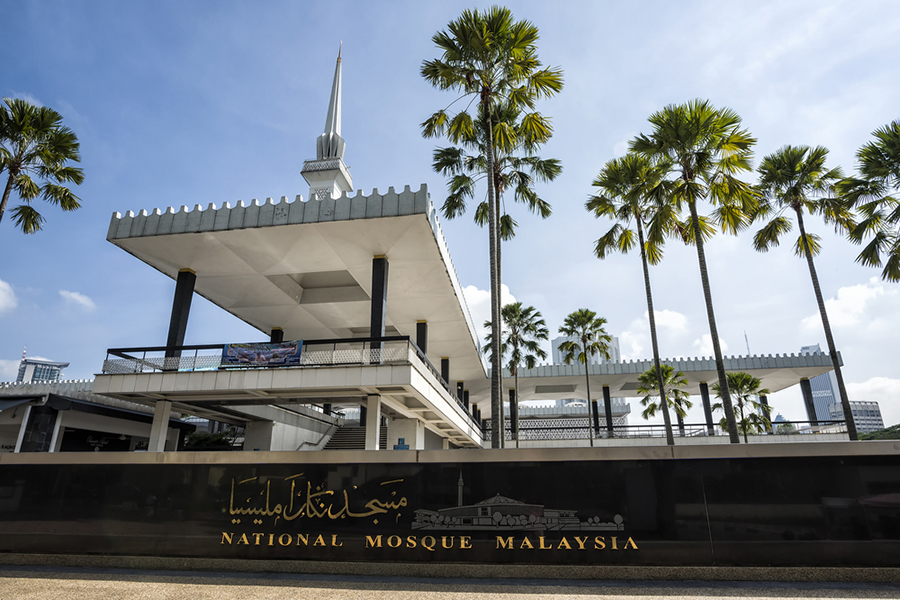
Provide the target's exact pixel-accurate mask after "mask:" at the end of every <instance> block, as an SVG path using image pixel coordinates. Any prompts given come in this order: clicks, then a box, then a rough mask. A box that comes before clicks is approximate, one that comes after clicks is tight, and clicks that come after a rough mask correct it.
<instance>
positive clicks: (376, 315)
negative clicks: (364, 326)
mask: <svg viewBox="0 0 900 600" xmlns="http://www.w3.org/2000/svg"><path fill="white" fill-rule="evenodd" d="M387 290H388V261H387V258H385V257H384V256H376V257H375V258H373V259H372V312H371V319H370V321H369V335H370V336H371V337H373V338H380V337H384V328H385V320H386V319H387ZM372 348H381V343H380V342H378V343H373V344H372Z"/></svg>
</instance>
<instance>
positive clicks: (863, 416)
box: [829, 401, 884, 433]
mask: <svg viewBox="0 0 900 600" xmlns="http://www.w3.org/2000/svg"><path fill="white" fill-rule="evenodd" d="M829 408H830V410H831V413H830V419H831V420H833V421H843V420H844V407H843V406H841V403H840V402H837V403H835V404H832V405H831V406H830V407H829ZM850 411H851V412H852V413H853V422H854V423H856V431H858V432H859V433H871V432H873V431H878V430H879V429H884V419H882V418H881V408H879V406H878V403H877V402H853V401H851V402H850Z"/></svg>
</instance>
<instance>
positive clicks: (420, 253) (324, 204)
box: [107, 185, 486, 381]
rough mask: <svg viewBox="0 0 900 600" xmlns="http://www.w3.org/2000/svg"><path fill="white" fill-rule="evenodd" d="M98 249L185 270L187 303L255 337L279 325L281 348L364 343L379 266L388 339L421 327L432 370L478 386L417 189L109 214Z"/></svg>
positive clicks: (459, 307)
mask: <svg viewBox="0 0 900 600" xmlns="http://www.w3.org/2000/svg"><path fill="white" fill-rule="evenodd" d="M107 239H108V240H109V241H110V242H112V243H113V244H115V245H116V246H118V247H120V248H122V249H123V250H125V251H127V252H129V253H130V254H132V255H134V256H135V257H137V258H139V259H140V260H142V261H143V262H145V263H147V264H149V265H151V266H152V267H154V268H155V269H157V270H159V271H160V272H162V273H164V274H165V275H168V276H169V277H172V278H173V279H174V278H176V277H177V275H178V272H179V270H181V269H190V270H191V271H193V272H194V273H195V274H196V276H197V282H196V284H195V288H194V290H195V292H196V293H198V294H200V295H201V296H203V297H204V298H206V299H208V300H209V301H210V302H212V303H214V304H216V305H217V306H220V307H222V308H223V309H225V310H226V311H228V312H230V313H231V314H233V315H234V316H236V317H238V318H239V319H241V320H243V321H246V322H247V323H249V324H250V325H252V326H254V327H256V328H257V329H259V330H260V331H261V332H265V333H266V334H268V332H269V331H271V330H272V329H273V328H275V327H281V328H282V329H283V330H284V335H285V339H290V340H293V339H300V340H303V339H306V340H311V339H316V340H320V339H329V338H335V339H337V338H353V337H368V336H369V317H370V297H371V285H372V257H373V256H385V257H386V258H387V259H388V262H389V265H390V276H389V283H388V295H387V323H386V324H387V332H388V335H390V334H393V335H408V336H412V337H414V336H415V333H416V323H417V322H418V321H426V322H427V323H428V328H429V342H428V358H429V360H430V361H431V362H432V363H434V364H436V365H437V364H440V360H441V358H449V359H450V365H451V379H452V380H454V381H455V380H464V381H468V380H473V379H483V378H485V377H486V370H485V369H486V367H485V364H484V359H483V357H482V355H481V352H480V347H479V343H478V337H477V335H476V333H475V327H474V325H473V323H472V318H471V316H470V315H469V311H468V308H467V307H466V303H465V299H464V298H463V294H462V288H461V287H460V284H459V280H458V278H457V276H456V271H455V270H454V268H453V262H452V261H451V260H450V254H449V252H448V250H447V242H446V240H445V239H444V235H443V233H442V232H441V228H440V224H439V222H438V216H437V213H436V211H435V208H434V206H433V205H432V204H431V201H430V199H429V196H428V190H427V188H426V187H425V186H424V185H423V186H422V187H421V188H420V189H419V190H418V191H416V192H413V191H411V190H410V189H409V187H406V188H405V189H404V190H403V191H402V192H400V193H399V194H398V193H396V192H395V191H394V189H393V188H390V189H388V191H387V193H386V194H380V193H379V192H378V190H375V192H374V193H373V194H372V195H370V196H363V195H362V193H361V192H360V193H357V194H356V195H355V196H348V195H347V194H344V195H342V196H341V197H340V198H337V199H334V200H332V199H326V200H311V201H309V202H303V201H302V200H301V198H300V197H299V196H298V197H297V199H296V200H295V201H294V202H288V200H287V199H286V198H282V199H281V201H280V202H278V203H277V204H275V203H274V202H273V201H272V199H271V198H269V199H267V200H266V201H265V202H264V203H262V204H260V203H259V202H257V201H253V202H251V203H250V204H249V205H246V204H244V203H243V202H238V203H237V205H236V206H234V207H232V206H230V205H229V204H228V203H225V205H224V206H222V207H221V208H216V206H215V205H213V204H210V205H209V207H208V208H207V209H206V210H202V209H201V207H200V206H199V205H197V206H195V207H194V209H193V210H190V211H189V210H188V209H187V207H185V206H182V207H181V208H180V209H179V210H177V211H176V210H175V209H174V208H172V207H169V208H167V209H166V210H165V211H160V210H159V209H156V210H154V211H152V212H151V213H147V212H146V211H140V212H139V213H138V214H136V215H135V214H134V213H132V212H128V213H126V214H125V215H124V216H123V215H120V214H119V213H116V214H114V215H113V217H112V220H111V222H110V227H109V233H108V234H107ZM211 341H212V340H211ZM214 341H216V342H233V341H247V340H214Z"/></svg>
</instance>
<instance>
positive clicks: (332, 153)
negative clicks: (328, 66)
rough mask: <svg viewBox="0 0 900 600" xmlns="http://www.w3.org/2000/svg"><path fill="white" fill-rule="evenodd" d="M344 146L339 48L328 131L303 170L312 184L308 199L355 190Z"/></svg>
mask: <svg viewBox="0 0 900 600" xmlns="http://www.w3.org/2000/svg"><path fill="white" fill-rule="evenodd" d="M345 148H346V143H345V142H344V138H342V137H341V51H340V50H338V57H337V65H335V67H334V82H333V83H332V84H331V98H329V100H328V115H327V116H326V117H325V133H323V134H322V135H320V136H319V137H318V138H316V159H315V160H308V161H306V162H304V163H303V171H301V172H300V174H301V175H303V178H304V179H305V180H306V182H307V183H308V184H309V200H326V199H328V198H337V197H338V196H340V195H341V194H342V193H343V192H352V191H353V179H352V178H351V177H350V172H349V171H348V170H347V166H346V165H345V164H344V150H345Z"/></svg>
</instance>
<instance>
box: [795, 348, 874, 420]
mask: <svg viewBox="0 0 900 600" xmlns="http://www.w3.org/2000/svg"><path fill="white" fill-rule="evenodd" d="M821 351H822V350H821V349H820V348H819V345H818V344H815V345H812V346H803V347H802V348H800V354H816V353H818V352H821ZM809 387H810V388H811V389H812V395H813V406H814V407H815V409H816V419H817V420H818V421H820V422H823V421H826V422H827V421H843V420H844V407H843V406H841V398H840V396H839V395H838V384H837V377H835V375H834V371H829V372H828V373H823V374H822V375H819V376H817V377H813V378H812V379H810V380H809ZM850 410H851V412H852V413H853V421H854V423H856V430H857V431H858V432H859V433H869V432H872V431H878V430H879V429H884V420H883V419H882V418H881V408H880V407H879V406H878V403H877V402H852V401H851V402H850Z"/></svg>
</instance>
